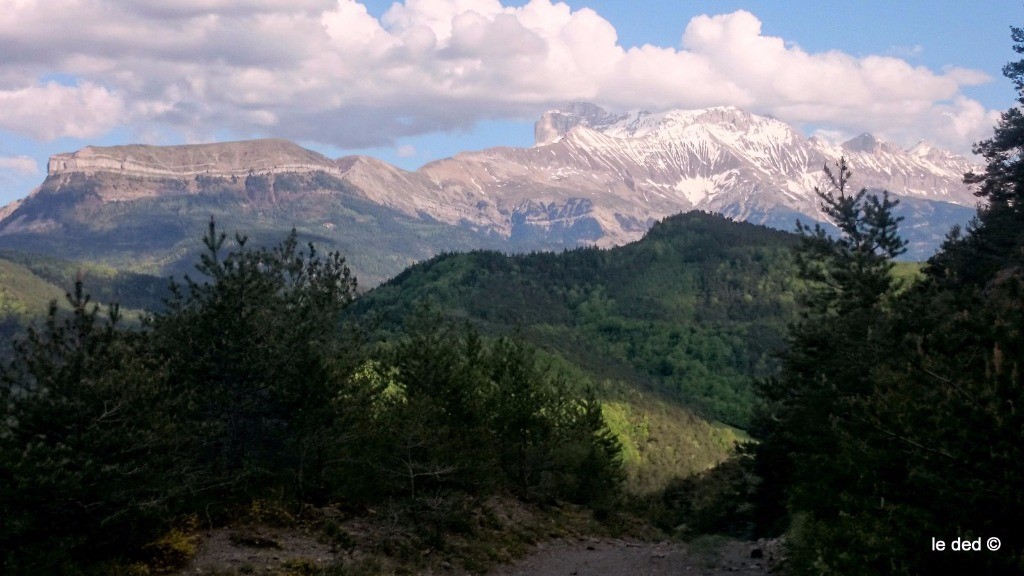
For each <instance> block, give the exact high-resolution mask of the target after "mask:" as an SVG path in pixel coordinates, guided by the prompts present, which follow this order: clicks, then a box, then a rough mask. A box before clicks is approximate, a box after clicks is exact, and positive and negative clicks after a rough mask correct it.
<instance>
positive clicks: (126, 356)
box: [0, 223, 622, 574]
mask: <svg viewBox="0 0 1024 576" xmlns="http://www.w3.org/2000/svg"><path fill="white" fill-rule="evenodd" d="M204 243H205V246H206V248H207V251H206V253H205V254H204V255H203V257H202V260H201V262H200V263H199V264H198V266H197V269H198V271H199V273H200V275H199V276H198V277H197V278H196V279H192V278H189V277H186V278H185V279H184V282H183V283H173V284H172V285H171V289H170V293H169V297H168V298H167V300H166V303H165V310H164V311H162V312H159V313H156V314H153V315H152V316H150V317H149V318H148V319H147V320H146V322H145V323H144V325H143V326H142V327H141V329H135V330H127V329H122V328H121V327H120V321H121V319H120V312H119V309H118V307H117V306H112V307H110V308H108V309H101V307H100V306H98V305H95V304H92V303H91V302H90V298H89V297H88V296H87V295H86V294H85V293H84V290H83V286H82V283H81V282H80V281H79V282H77V283H76V284H75V288H74V291H73V292H72V293H71V294H69V295H68V307H69V308H70V312H69V313H66V314H65V313H61V312H59V311H58V307H57V305H56V303H54V304H52V305H51V307H50V312H49V315H48V316H47V318H46V320H45V322H44V323H43V324H42V325H41V326H36V327H33V328H31V329H30V330H29V331H28V333H27V335H26V336H25V337H24V338H23V339H20V340H18V341H17V342H16V344H15V350H14V354H13V360H12V361H11V362H10V363H9V364H8V365H6V366H4V368H3V371H2V373H0V374H2V376H0V377H2V383H3V386H2V387H0V394H2V397H0V402H2V405H3V408H4V414H3V420H2V426H3V428H2V431H0V471H2V472H0V509H2V510H3V512H4V513H3V514H2V515H0V551H2V552H0V555H2V556H0V565H2V567H3V572H4V573H5V574H62V573H79V572H81V571H84V570H89V569H92V570H96V571H98V573H103V572H104V570H105V569H104V568H103V567H104V566H105V565H106V564H104V562H106V561H109V560H111V559H122V560H125V561H135V560H140V561H145V560H146V555H147V545H148V544H150V543H152V542H153V541H154V540H156V539H157V538H158V537H159V536H160V535H161V534H162V533H165V532H166V531H167V530H169V529H171V527H172V526H173V524H174V523H175V522H178V521H180V519H182V518H188V517H190V516H194V515H198V514H202V515H203V517H204V518H206V519H207V521H208V522H212V523H217V522H221V521H224V519H227V518H230V517H231V516H232V515H233V514H236V513H237V510H238V509H239V508H242V507H245V506H247V505H248V504H249V503H251V502H257V501H274V502H280V503H282V505H285V506H287V505H288V503H296V504H298V503H307V504H313V505H318V504H320V505H322V504H324V503H327V502H339V501H344V502H348V503H349V505H350V506H351V505H354V504H356V503H362V504H363V505H369V504H372V503H374V502H381V501H384V500H387V499H395V498H412V499H415V498H416V497H418V496H422V495H435V496H436V495H437V494H443V493H459V494H465V495H467V496H471V497H484V496H486V495H488V494H494V493H512V494H515V495H518V496H520V497H522V498H524V499H527V500H532V501H540V502H543V501H548V500H552V499H559V500H564V501H568V502H577V503H580V504H585V505H589V506H592V507H593V508H594V509H596V510H607V509H608V507H609V506H611V505H612V503H613V502H614V501H615V499H616V497H617V494H618V491H619V485H620V481H621V476H622V474H621V468H620V462H619V446H618V444H617V441H616V439H615V438H614V437H613V436H612V435H611V434H610V433H609V431H608V430H607V428H606V427H605V424H604V419H603V417H602V415H601V411H600V404H599V403H598V402H597V400H596V399H595V398H594V397H593V395H592V394H590V393H588V392H587V390H585V389H583V388H582V387H581V385H580V384H579V383H578V382H573V381H570V380H568V379H566V378H564V377H563V376H562V375H560V374H559V373H558V372H556V371H554V370H551V369H549V368H547V367H546V366H544V365H542V364H540V363H539V362H538V361H537V359H536V357H535V355H534V352H533V349H532V348H531V347H530V346H529V345H527V344H526V343H525V342H523V341H521V340H518V339H516V338H511V337H510V338H499V339H491V340H488V341H484V340H483V339H482V338H481V337H480V336H479V335H478V334H477V333H476V331H475V330H473V329H472V328H470V327H468V326H463V325H456V324H454V323H451V322H448V321H445V320H444V319H442V318H440V317H439V316H438V315H437V314H436V313H434V312H431V311H430V310H426V309H425V310H422V311H421V312H420V313H418V314H417V315H415V316H414V317H413V318H411V319H410V322H409V323H408V325H407V326H405V327H404V328H403V329H402V330H401V331H399V332H398V333H396V334H395V337H394V338H392V339H390V340H389V341H388V342H387V343H386V345H378V346H370V345H368V344H366V343H365V342H364V341H363V340H362V339H361V335H360V332H359V329H358V328H356V327H354V326H351V325H343V324H342V323H341V322H340V314H339V313H340V311H341V310H342V309H343V308H345V307H346V306H348V305H349V304H350V303H351V301H352V299H353V297H354V295H355V289H356V284H355V280H354V279H353V278H352V277H351V275H350V274H349V270H348V268H347V267H346V266H345V263H344V260H343V259H342V258H341V256H340V255H339V254H337V253H332V254H327V255H319V254H317V253H316V252H315V250H314V249H313V247H312V245H310V246H309V247H308V248H307V249H302V248H300V247H299V246H298V242H297V240H296V237H295V235H294V234H293V235H292V236H290V237H289V238H288V239H286V240H285V241H284V242H283V243H281V244H280V245H278V246H276V247H273V248H270V249H267V248H261V249H250V248H248V247H247V246H246V239H245V238H244V237H236V238H235V241H234V243H232V244H230V245H229V243H227V242H226V237H225V235H224V234H222V233H218V232H217V230H216V226H215V224H213V223H211V224H210V229H209V232H208V234H207V235H206V236H205V238H204Z"/></svg>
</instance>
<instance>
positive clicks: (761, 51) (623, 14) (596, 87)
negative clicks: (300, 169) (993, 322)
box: [0, 0, 1024, 204]
mask: <svg viewBox="0 0 1024 576" xmlns="http://www.w3.org/2000/svg"><path fill="white" fill-rule="evenodd" d="M1022 15H1024V4H1022V2H1020V1H1019V0H1014V1H1009V0H991V1H986V2H977V3H969V2H962V1H959V2H956V1H934V0H933V1H930V2H924V1H902V2H864V1H857V2H855V1H833V2H829V3H822V2H820V1H795V0H790V1H787V2H777V1H774V2H768V1H765V2H753V1H747V2H742V1H717V2H709V1H637V2H621V1H610V0H600V1H599V0H590V1H587V0H569V1H567V2H555V1H553V0H531V1H530V2H524V1H521V0H517V1H515V2H509V1H506V2H502V3H499V2H498V0H407V1H406V2H405V3H399V4H393V3H392V2H390V1H378V0H367V1H364V2H361V3H360V2H355V1H354V0H177V1H176V2H173V3H171V2H165V1H163V0H134V1H131V2H129V1H117V0H94V1H93V2H91V3H82V2H75V1H74V0H45V1H44V0H19V1H18V2H16V3H15V7H14V8H13V9H11V8H7V9H6V10H5V11H4V13H3V14H0V54H3V55H4V57H3V58H0V204H5V203H7V202H9V201H11V200H13V199H15V198H18V197H21V196H24V195H25V194H27V193H28V192H29V191H30V190H31V189H32V188H33V187H34V186H36V185H38V184H39V183H40V182H41V181H42V179H43V178H44V177H45V169H46V159H47V157H48V156H49V155H51V154H54V153H57V152H64V151H71V150H76V149H78V148H81V147H83V146H86V145H89V144H94V145H112V144H125V143H133V142H142V143H150V144H180V143H189V142H206V141H215V140H228V139H244V138H253V137H266V136H272V137H284V138H289V139H292V140H295V141H298V142H300V143H301V144H303V145H305V146H307V147H310V148H313V149H315V150H318V151H321V152H323V153H325V154H327V155H328V156H331V157H337V156H342V155H346V154H355V153H358V154H369V155H372V156H376V157H378V158H381V159H384V160H386V161H389V162H392V163H395V164H398V165H400V166H402V167H404V168H407V169H414V168H416V167H418V166H420V165H422V164H423V163H425V162H427V161H430V160H433V159H437V158H441V157H445V156H449V155H452V154H454V153H456V152H458V151H461V150H473V149H480V148H485V147H488V146H495V145H513V146H529V145H531V144H532V139H533V121H534V120H535V119H536V117H537V116H539V114H540V113H542V112H543V111H544V110H547V109H549V108H551V107H554V106H557V105H558V104H559V103H561V102H565V101H569V100H589V101H593V102H595V103H598V104H600V105H602V106H604V107H606V108H609V109H612V110H618V111H622V110H627V109H634V108H646V109H650V110H658V109H667V108H672V107H679V108H698V107H705V106H710V105H723V104H729V105H736V106H739V107H741V108H744V109H748V110H749V111H751V112H755V113H762V114H772V115H775V116H777V117H779V118H780V119H782V120H785V121H787V122H790V123H792V124H794V125H795V126H798V127H799V128H801V129H802V130H804V131H805V132H806V133H808V134H810V133H818V134H820V135H824V136H827V137H833V138H836V139H841V138H844V137H848V136H852V135H855V134H856V133H859V132H862V131H868V132H872V133H874V134H876V135H878V136H880V137H882V138H884V139H887V140H890V141H893V142H896V143H897V144H900V145H906V146H909V145H911V144H913V142H915V141H916V140H918V139H926V140H929V141H931V142H934V143H936V144H937V145H940V146H943V147H946V148H949V149H953V150H955V151H958V152H962V153H966V152H967V151H969V149H970V145H971V143H972V142H974V141H976V140H978V139H979V138H983V137H985V136H986V135H988V134H989V133H990V130H991V126H992V125H993V122H994V119H995V118H996V114H997V113H998V112H999V111H1002V110H1005V109H1006V108H1008V107H1009V106H1011V105H1013V104H1014V102H1015V97H1016V94H1015V93H1014V91H1013V89H1012V87H1011V86H1010V84H1009V82H1008V81H1006V80H1005V79H1003V78H1002V77H1001V75H1000V69H1001V67H1002V65H1003V64H1005V63H1006V62H1007V61H1009V60H1011V59H1014V58H1015V54H1014V53H1013V52H1012V50H1011V48H1010V38H1009V27H1010V26H1011V25H1015V24H1024V18H1022V17H1021V16H1022Z"/></svg>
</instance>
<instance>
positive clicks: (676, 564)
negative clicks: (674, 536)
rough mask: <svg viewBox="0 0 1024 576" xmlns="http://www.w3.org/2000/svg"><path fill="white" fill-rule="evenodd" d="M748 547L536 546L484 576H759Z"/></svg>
mask: <svg viewBox="0 0 1024 576" xmlns="http://www.w3.org/2000/svg"><path fill="white" fill-rule="evenodd" d="M755 548H757V545H756V544H754V543H752V542H740V541H735V540H724V539H714V540H704V541H701V540H698V541H695V542H693V543H690V544H685V543H675V542H660V543H652V542H638V541H632V540H614V539H583V540H577V541H569V542H565V541H563V542H553V543H549V544H545V545H540V546H538V547H537V549H536V550H534V551H533V552H532V553H531V554H530V555H528V556H526V557H524V558H522V559H520V560H519V561H517V562H515V563H514V564H511V565H508V566H501V567H498V568H496V569H495V570H492V571H491V572H489V573H488V575H489V576H527V575H529V576H663V575H664V576H668V575H675V574H685V575H689V576H695V575H699V576H725V575H726V574H728V575H732V576H763V575H764V574H766V573H767V572H766V569H765V567H764V564H765V562H764V560H763V559H762V558H752V557H751V551H752V550H754V549H755Z"/></svg>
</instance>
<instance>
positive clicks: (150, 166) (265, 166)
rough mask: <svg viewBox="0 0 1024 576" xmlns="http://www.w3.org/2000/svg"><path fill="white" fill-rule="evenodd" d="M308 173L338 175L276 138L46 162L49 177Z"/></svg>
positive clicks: (322, 160) (124, 149) (131, 149)
mask: <svg viewBox="0 0 1024 576" xmlns="http://www.w3.org/2000/svg"><path fill="white" fill-rule="evenodd" d="M313 171H325V172H329V173H330V172H334V173H337V172H338V170H337V168H336V167H335V166H334V164H333V162H332V161H331V160H330V159H328V158H327V157H325V156H323V155H321V154H318V153H316V152H313V151H312V150H306V149H305V148H302V147H301V146H298V145H297V144H294V143H292V142H289V141H287V140H278V139H266V140H250V141H244V142H222V143H216V144H193V145H183V146H144V145H129V146H106V147H96V146H88V147H86V148H83V149H81V150H79V151H77V152H68V153H64V154H55V155H54V156H51V157H50V161H49V163H48V164H47V174H48V175H50V176H55V175H60V174H65V173H71V172H81V173H87V174H94V173H98V172H113V173H116V174H123V175H130V176H139V177H158V178H183V177H185V178H192V177H195V176H199V175H208V176H221V177H224V176H245V175H248V174H251V173H255V174H268V173H270V174H273V173H281V172H313Z"/></svg>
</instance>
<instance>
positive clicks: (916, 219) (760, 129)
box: [0, 103, 978, 284]
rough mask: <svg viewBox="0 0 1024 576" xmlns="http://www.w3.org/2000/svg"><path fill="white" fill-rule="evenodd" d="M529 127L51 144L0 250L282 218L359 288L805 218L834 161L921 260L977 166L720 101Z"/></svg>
mask: <svg viewBox="0 0 1024 576" xmlns="http://www.w3.org/2000/svg"><path fill="white" fill-rule="evenodd" d="M535 139H536V142H535V145H534V146H532V147H529V148H510V147H497V148H490V149H486V150H482V151H476V152H465V153H460V154H457V155H455V156H454V157H452V158H447V159H443V160H439V161H435V162H431V163H428V164H426V165H424V166H423V167H421V168H420V169H418V170H416V171H406V170H402V169H399V168H397V167H394V166H391V165H389V164H387V163H385V162H382V161H380V160H376V159H373V158H369V157H365V156H348V157H343V158H339V159H330V158H327V157H325V156H323V155H321V154H319V153H316V152H313V151H311V150H307V149H305V148H302V147H300V146H298V145H296V144H294V143H291V142H288V141H284V140H276V139H268V140H255V141H246V142H227V143H216V144H200V145H185V146H162V147H161V146H142V145H128V146H111V147H86V148H84V149H82V150H79V151H77V152H72V153H64V154H57V155H54V156H53V157H51V159H50V162H49V165H48V168H47V177H46V179H45V181H44V182H43V183H42V184H41V185H40V186H39V187H38V188H37V189H36V190H34V191H33V192H32V193H31V194H29V195H28V196H27V197H26V198H24V199H22V200H19V201H16V202H14V203H12V204H10V205H8V206H6V207H4V208H2V209H0V247H2V248H13V249H18V250H24V251H33V252H42V253H47V254H51V255H59V256H61V257H70V258H82V259H95V260H100V261H104V262H108V263H111V264H114V265H115V266H119V267H126V268H133V269H137V270H143V271H148V272H159V273H166V272H168V271H171V272H174V271H178V270H179V269H181V266H182V264H181V263H182V262H184V261H186V260H188V261H190V259H189V258H188V255H189V254H191V252H192V250H193V249H194V248H195V247H196V246H197V245H198V238H199V235H200V234H201V231H202V229H203V228H204V227H205V223H206V221H208V220H209V219H210V218H211V217H212V218H215V219H216V220H217V221H218V223H220V224H221V225H222V226H221V227H222V228H226V229H229V230H231V229H237V230H241V231H244V232H246V233H248V234H249V235H251V236H253V237H254V239H255V240H256V241H257V242H273V241H276V240H278V239H279V238H280V236H281V235H283V234H284V233H285V232H286V231H287V230H288V229H290V228H292V227H295V228H296V229H297V230H298V231H299V232H300V234H302V235H303V237H305V238H308V239H310V240H313V241H316V242H318V243H320V244H326V245H327V246H329V247H331V248H335V249H339V250H341V251H342V252H343V253H344V254H345V255H346V256H347V257H348V258H349V261H350V264H351V265H352V267H353V268H354V269H355V270H356V272H357V274H358V275H359V277H360V279H361V280H362V281H363V282H364V283H369V284H376V283H379V282H380V281H383V280H384V279H386V278H389V277H391V276H393V275H395V274H397V273H398V272H399V271H401V270H402V269H404V268H405V267H407V266H408V265H410V264H412V263H414V262H417V261H421V260H423V259H426V258H428V257H430V256H432V255H434V254H437V253H439V252H444V251H460V250H469V249H475V248H489V249H499V250H504V251H510V252H514V251H530V250H551V249H562V248H571V247H576V246H580V245H596V246H600V247H609V246H614V245H622V244H625V243H628V242H632V241H635V240H638V239H639V238H640V237H641V236H642V235H643V234H644V233H645V232H646V231H647V230H648V229H649V228H650V227H651V226H652V225H653V224H654V223H655V222H656V221H658V220H660V219H662V218H664V217H666V216H669V215H672V214H677V213H680V212H686V211H690V210H703V211H710V212H717V213H721V214H723V215H725V216H728V217H730V218H733V219H736V220H745V221H749V222H753V223H758V224H765V225H768V226H771V227H775V228H781V229H792V228H793V227H794V224H795V221H796V220H797V219H798V218H800V219H802V220H804V221H806V222H814V221H823V220H824V217H823V215H822V214H821V213H820V211H819V209H818V206H817V199H816V197H815V195H814V188H815V187H816V186H820V185H822V183H823V173H822V167H823V166H825V165H827V164H831V163H834V162H835V161H836V160H838V159H839V158H840V157H845V158H846V159H847V162H848V164H849V165H850V167H851V168H852V170H853V173H854V183H855V185H856V186H858V187H866V188H869V189H872V190H881V189H886V190H889V191H890V192H891V193H893V194H894V195H896V196H897V197H898V198H899V199H900V200H901V206H900V209H899V214H900V215H902V216H904V218H905V222H904V224H903V228H902V233H903V235H904V237H906V238H907V239H908V240H909V241H910V246H909V250H908V254H907V258H908V259H918V260H919V259H924V258H927V257H928V256H929V255H930V254H931V253H932V252H934V250H935V249H936V248H937V246H938V244H939V243H940V242H941V241H942V239H943V237H944V236H945V233H946V231H947V230H948V229H949V227H950V226H952V225H953V224H962V223H964V222H966V221H967V220H969V219H970V217H971V216H972V215H973V214H974V211H975V203H976V199H975V197H974V196H973V195H972V194H971V191H970V190H969V189H968V187H967V186H966V185H964V184H963V183H962V177H963V174H964V173H965V172H969V171H972V170H977V169H978V166H976V165H975V164H973V163H972V162H971V161H969V160H968V159H966V158H964V157H962V156H958V155H955V154H953V153H950V152H947V151H943V150H938V149H935V148H933V147H930V146H928V145H927V144H925V143H923V142H922V143H919V144H917V145H916V146H914V147H912V148H910V149H906V150H904V149H902V148H899V147H897V146H895V145H893V144H890V143H887V142H883V141H881V140H878V139H877V138H874V137H873V136H871V135H869V134H862V135H860V136H858V137H856V138H853V139H852V140H849V141H847V142H845V143H843V144H841V145H834V144H830V143H827V142H825V141H823V140H821V139H818V138H813V137H812V138H807V137H805V136H803V135H802V134H801V133H800V132H799V131H797V130H796V129H794V128H793V127H791V126H789V125H787V124H785V123H783V122H781V121H779V120H777V119H774V118H770V117H763V116H758V115H754V114H750V113H747V112H744V111H741V110H738V109H736V108H731V107H718V108H709V109H703V110H691V111H682V110H671V111H667V112H661V113H650V112H646V111H635V112H629V113H623V114H613V113H609V112H607V111H605V110H603V109H601V108H599V107H598V106H595V105H593V104H586V103H576V104H571V105H567V106H565V107H563V108H561V109H558V110H552V111H549V112H547V113H545V114H544V115H543V116H542V117H541V118H540V119H539V120H538V121H537V123H536V125H535Z"/></svg>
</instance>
